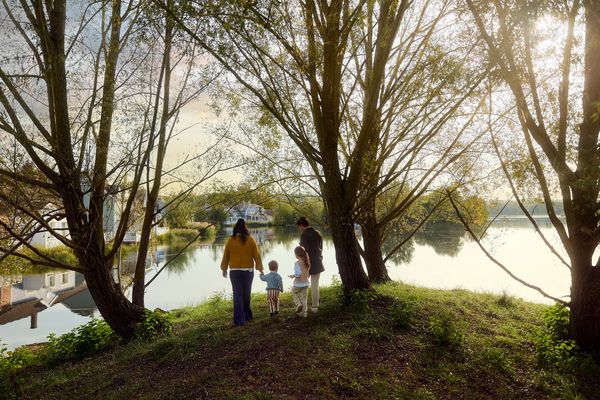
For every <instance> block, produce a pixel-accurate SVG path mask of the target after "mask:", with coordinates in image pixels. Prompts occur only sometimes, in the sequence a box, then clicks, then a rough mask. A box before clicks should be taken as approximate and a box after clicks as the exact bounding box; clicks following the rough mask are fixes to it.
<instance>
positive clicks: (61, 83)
mask: <svg viewBox="0 0 600 400" xmlns="http://www.w3.org/2000/svg"><path fill="white" fill-rule="evenodd" d="M2 6H3V7H2V9H1V11H0V12H1V17H0V18H1V19H2V21H3V23H2V30H3V35H2V38H1V39H0V41H1V44H0V46H2V49H3V52H2V56H1V58H2V62H1V63H0V140H1V141H2V153H1V154H0V179H1V181H2V189H1V190H0V208H1V209H2V211H3V214H4V216H3V217H2V218H0V232H1V235H2V239H3V240H1V241H0V243H1V245H0V257H1V259H5V258H6V257H8V256H12V257H20V258H23V259H26V260H28V261H30V262H31V263H33V264H34V265H42V266H47V267H54V268H63V269H68V270H73V271H78V272H81V273H82V274H83V275H84V276H85V279H86V283H87V286H88V288H89V291H90V293H91V295H92V297H93V299H94V301H95V303H96V305H97V307H98V309H99V311H100V313H101V314H102V316H103V318H104V319H105V320H106V322H107V323H108V324H109V325H110V326H111V327H112V328H113V329H114V330H115V332H117V333H118V334H119V335H121V336H122V337H125V338H129V337H131V336H132V335H133V331H134V326H135V324H136V323H137V322H138V321H140V320H141V319H142V318H143V314H144V307H143V287H144V282H143V272H144V271H143V270H142V275H141V277H140V274H139V273H138V274H137V278H136V280H137V282H136V283H137V284H136V286H137V290H136V288H134V291H135V292H136V296H134V297H135V298H136V301H135V303H136V304H134V303H132V302H131V301H129V300H128V299H127V297H126V296H125V295H124V294H123V288H122V287H121V286H120V285H119V284H118V283H119V282H117V280H116V279H115V276H114V274H113V264H114V261H115V257H116V256H117V254H118V251H119V248H120V246H121V244H122V242H123V239H124V237H125V234H126V232H127V231H128V229H129V228H130V227H131V223H132V216H133V214H134V208H135V207H136V203H138V202H139V199H140V197H142V198H143V197H144V195H146V196H145V197H146V201H145V203H144V204H143V209H144V210H145V211H143V213H142V215H144V217H143V233H144V235H145V236H146V237H145V238H144V240H143V242H142V245H143V246H144V244H145V243H146V244H147V241H148V237H147V236H149V231H150V228H151V227H152V225H153V224H154V223H156V218H155V217H156V215H157V211H159V210H157V209H156V199H157V197H158V190H159V187H160V182H161V176H162V175H163V174H164V172H163V165H162V160H163V158H164V155H165V152H166V148H167V145H168V141H169V137H170V135H171V134H172V132H173V127H174V123H175V121H176V118H177V115H178V113H179V111H180V110H181V107H183V106H184V105H185V104H187V103H188V102H189V101H191V100H192V99H193V98H195V97H196V96H197V93H198V91H199V90H200V88H201V87H202V85H200V84H199V82H200V81H201V80H200V79H199V77H198V75H197V73H193V72H192V71H194V70H195V69H194V68H195V67H194V66H195V65H196V64H194V62H193V61H194V60H191V59H190V55H191V54H193V52H194V51H195V48H196V46H193V45H192V46H191V47H189V46H188V47H179V48H178V51H175V49H176V46H175V45H174V38H176V33H175V31H174V28H173V24H172V23H169V22H168V21H169V18H168V16H167V15H166V14H165V13H161V12H160V10H156V9H154V10H153V9H152V7H151V5H149V4H147V3H144V2H121V1H119V0H113V1H101V2H95V3H89V4H86V3H77V2H67V1H54V2H39V1H32V2H30V3H29V2H25V1H10V0H4V1H3V2H2ZM157 11H159V12H157ZM184 55H185V57H184ZM191 58H192V59H193V57H191ZM173 60H176V61H173ZM174 64H177V67H175V65H174ZM174 76H177V82H178V84H181V83H183V84H182V85H179V86H177V85H175V84H174V83H173V82H174V80H175V78H174ZM186 83H187V84H190V83H193V84H192V85H191V86H192V87H194V89H192V90H189V89H185V86H186V85H185V84H186ZM174 86H177V87H178V88H179V89H177V90H173V89H174ZM172 168H173V167H171V169H172ZM169 172H173V171H172V170H171V171H169ZM142 188H144V190H142ZM142 191H143V193H142ZM109 214H110V215H111V216H115V215H116V214H118V216H119V219H118V222H117V223H116V226H114V230H112V232H111V233H109V231H108V225H110V223H111V222H109V219H108V216H109ZM7 216H9V217H7ZM53 220H58V221H65V222H66V225H67V226H66V229H57V228H56V227H55V226H56V224H54V223H52V221H53ZM112 221H113V223H114V222H115V221H114V220H112ZM38 232H48V233H49V234H51V235H52V236H53V237H54V238H55V239H56V240H58V241H60V243H61V244H63V245H64V246H66V248H68V249H70V250H71V251H72V252H73V253H74V255H75V257H76V263H74V264H72V263H69V262H66V261H64V260H63V259H58V258H56V257H55V256H53V255H52V254H53V253H49V252H46V251H44V250H43V249H40V248H37V247H35V246H33V245H32V244H31V239H32V237H33V236H34V235H35V234H36V233H38ZM145 247H146V248H142V250H143V251H140V254H139V257H140V258H141V259H142V260H145V259H146V250H147V246H145ZM140 290H141V292H140ZM140 293H141V296H140Z"/></svg>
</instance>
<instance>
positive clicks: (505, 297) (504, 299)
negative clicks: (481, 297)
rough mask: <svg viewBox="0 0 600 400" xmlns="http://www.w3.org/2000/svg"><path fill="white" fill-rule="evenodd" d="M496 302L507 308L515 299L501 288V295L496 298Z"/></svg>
mask: <svg viewBox="0 0 600 400" xmlns="http://www.w3.org/2000/svg"><path fill="white" fill-rule="evenodd" d="M496 303H498V305H499V306H502V307H506V308H509V307H512V306H513V305H514V303H515V299H514V297H512V296H511V295H510V294H508V292H506V290H503V291H502V295H501V296H500V297H499V298H498V300H496Z"/></svg>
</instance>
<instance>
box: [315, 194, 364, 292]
mask: <svg viewBox="0 0 600 400" xmlns="http://www.w3.org/2000/svg"><path fill="white" fill-rule="evenodd" d="M328 196H329V197H330V198H329V199H326V200H327V209H328V214H329V220H330V224H329V226H330V229H331V238H332V239H333V246H334V247H335V260H336V262H337V265H338V269H339V272H340V278H341V280H342V284H343V285H344V293H346V294H349V293H350V292H352V291H353V290H357V289H368V288H370V287H371V284H370V283H369V279H368V278H367V275H366V274H365V271H364V269H363V266H362V262H361V258H360V251H359V249H358V242H357V241H356V236H355V235H354V220H353V219H352V207H351V206H349V205H347V204H346V202H345V201H344V198H343V197H342V198H340V196H339V192H338V193H337V194H336V193H333V191H328Z"/></svg>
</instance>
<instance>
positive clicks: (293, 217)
mask: <svg viewBox="0 0 600 400" xmlns="http://www.w3.org/2000/svg"><path fill="white" fill-rule="evenodd" d="M298 217H299V215H298V214H297V213H296V211H295V210H294V208H293V207H292V206H291V205H289V204H287V203H280V204H278V205H277V207H275V210H274V216H273V223H274V224H275V225H280V226H293V225H295V224H296V221H297V219H298Z"/></svg>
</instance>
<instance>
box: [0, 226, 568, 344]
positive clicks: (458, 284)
mask: <svg viewBox="0 0 600 400" xmlns="http://www.w3.org/2000/svg"><path fill="white" fill-rule="evenodd" d="M539 224H540V226H541V228H542V231H543V232H544V234H545V235H546V236H547V237H548V238H549V240H550V241H551V242H552V243H558V238H557V237H556V234H555V233H554V230H553V228H552V227H551V225H550V223H549V222H548V221H547V220H540V221H539ZM252 235H253V236H254V237H255V239H256V240H257V242H258V243H259V246H260V251H261V254H262V257H263V262H264V264H265V266H266V263H267V262H268V261H269V260H272V259H275V260H277V261H278V262H279V273H280V274H281V275H282V276H286V275H289V274H291V273H292V270H293V264H294V261H295V258H294V255H293V249H294V247H295V246H296V245H297V244H298V232H297V231H296V230H282V229H274V228H261V229H252ZM226 239H227V233H226V232H224V233H222V234H221V235H220V236H219V237H218V238H217V239H216V240H214V241H212V242H201V243H197V244H195V245H194V246H192V247H190V248H188V249H187V250H186V251H185V252H184V253H183V254H182V255H181V256H179V257H177V258H176V259H175V260H174V261H172V262H171V263H170V264H169V265H168V266H167V268H165V269H164V270H163V272H162V273H161V274H160V275H159V276H158V278H157V279H156V280H155V281H154V282H153V283H152V284H151V285H150V286H149V287H148V288H147V291H146V307H148V308H150V309H154V308H156V307H160V308H162V309H165V310H170V309H173V308H178V307H183V306H188V305H194V304H197V303H199V302H202V301H203V300H206V299H207V298H209V297H211V296H214V295H215V294H221V293H223V294H225V295H230V294H231V285H230V282H229V280H228V279H224V278H223V277H222V275H221V271H220V269H219V265H220V260H221V254H222V251H223V244H224V241H225V240H226ZM324 239H325V240H324V249H323V258H324V261H323V262H324V265H325V268H326V270H325V272H324V273H323V274H322V275H321V283H322V285H329V284H331V282H332V280H333V279H335V278H334V277H336V278H337V277H338V274H337V266H336V264H335V254H334V250H333V243H332V242H331V239H330V238H329V237H328V236H327V235H326V234H325V235H324ZM392 242H393V241H392ZM485 243H486V245H487V248H489V249H492V253H493V254H494V256H495V257H496V258H498V259H499V260H500V261H501V262H503V263H504V264H505V265H506V266H507V267H509V268H511V270H512V271H513V273H514V274H515V275H517V276H518V277H520V278H522V279H524V280H526V281H529V282H531V283H533V284H535V285H537V286H539V287H541V288H542V289H544V290H545V291H546V292H548V293H549V294H551V295H553V296H555V297H563V296H567V295H568V294H569V287H570V275H569V270H568V269H567V267H566V266H564V265H563V264H561V263H560V262H558V261H557V260H556V258H555V257H554V256H553V255H552V254H551V253H550V251H549V250H548V249H547V247H546V246H545V245H544V244H543V242H542V241H541V240H540V239H539V237H538V236H537V234H536V233H535V231H534V230H533V228H532V227H531V226H530V225H529V224H528V221H526V220H525V219H511V220H502V221H497V222H495V223H494V225H493V227H491V228H490V229H489V230H488V235H487V239H486V240H485ZM557 248H560V246H557ZM154 251H155V252H154V257H153V262H152V263H150V265H149V268H148V270H147V278H146V279H147V280H149V279H150V278H151V277H153V276H154V275H155V274H156V272H157V271H158V270H159V269H160V268H161V266H163V265H164V263H165V261H166V260H170V259H171V258H173V255H174V254H175V253H177V252H178V249H177V247H175V246H158V247H157V248H156V249H154ZM387 266H388V270H389V273H390V276H391V277H392V279H394V280H398V281H402V282H405V283H409V284H414V285H418V286H425V287H431V288H443V289H453V288H464V289H468V290H473V291H484V292H493V293H503V292H506V293H508V294H510V295H513V296H516V297H521V298H524V299H526V300H530V301H534V302H540V303H547V304H550V303H552V301H551V300H548V299H546V298H545V297H543V296H542V295H541V294H539V293H538V292H536V291H534V290H532V289H529V288H527V287H525V286H523V285H521V284H520V283H518V282H516V281H514V280H513V279H512V278H510V277H509V276H508V275H507V274H506V273H505V272H504V271H502V270H501V269H500V268H499V267H498V266H497V265H495V264H494V263H492V262H491V261H490V260H489V259H488V258H487V257H486V256H485V255H484V254H483V252H482V251H481V250H480V249H479V247H478V246H477V244H476V243H474V242H473V241H471V240H470V239H469V237H468V235H467V234H466V232H465V231H464V229H462V228H460V227H457V226H448V225H444V226H436V227H433V228H430V229H428V230H427V231H425V232H423V233H420V234H418V235H417V236H415V237H414V238H413V239H412V240H411V241H410V242H408V243H407V244H406V245H405V246H404V247H403V249H402V250H401V251H400V252H398V253H397V254H396V255H395V256H394V257H393V258H392V259H390V261H388V263H387ZM0 283H2V286H1V287H2V292H1V298H0V300H1V302H0V342H1V343H2V344H3V345H5V346H6V347H8V348H9V349H12V348H14V347H17V346H20V345H23V344H28V343H36V342H41V341H45V340H46V338H47V336H48V335H49V334H51V333H54V334H62V333H65V332H68V331H70V330H71V329H73V328H74V327H76V326H78V325H81V324H83V323H85V322H87V321H89V320H90V318H92V317H100V315H99V313H98V311H97V309H96V308H95V306H94V303H93V301H92V299H91V296H90V295H89V292H88V291H87V290H86V289H85V285H84V284H83V278H82V277H81V275H79V274H76V273H74V272H52V273H46V274H39V275H24V276H1V275H0ZM290 283H291V280H290V279H288V278H284V288H289V287H290ZM264 285H265V284H264V282H262V281H260V280H259V279H258V277H257V275H255V279H254V283H253V291H254V292H263V291H264V288H265V286H264ZM565 298H566V297H565ZM323 301H327V299H326V298H325V299H323Z"/></svg>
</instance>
